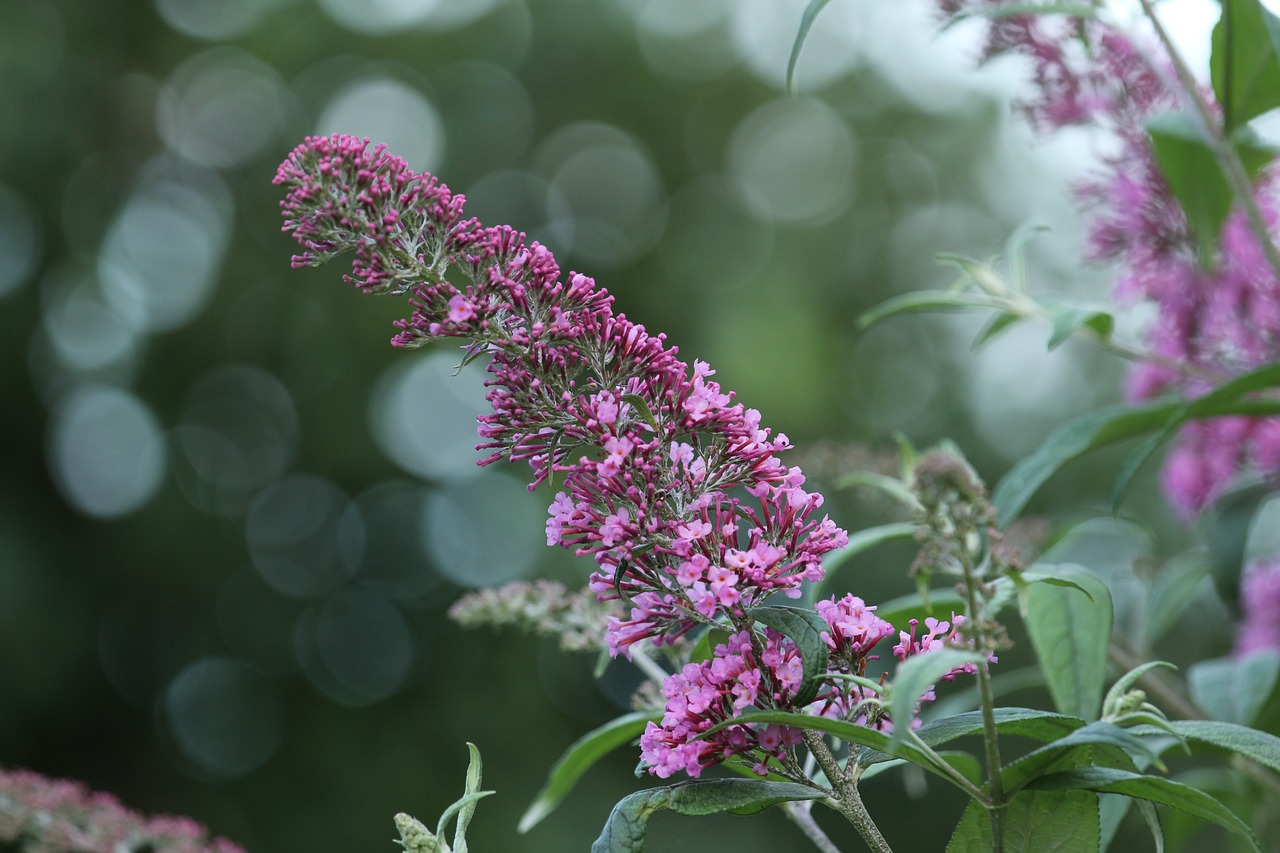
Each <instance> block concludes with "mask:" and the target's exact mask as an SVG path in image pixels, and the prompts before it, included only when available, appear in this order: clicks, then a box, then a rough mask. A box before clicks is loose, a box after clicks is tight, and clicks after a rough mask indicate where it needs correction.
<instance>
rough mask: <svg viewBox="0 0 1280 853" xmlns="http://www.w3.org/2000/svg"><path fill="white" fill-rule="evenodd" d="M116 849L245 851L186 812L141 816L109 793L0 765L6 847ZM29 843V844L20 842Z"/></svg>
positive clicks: (106, 852) (92, 852) (0, 817)
mask: <svg viewBox="0 0 1280 853" xmlns="http://www.w3.org/2000/svg"><path fill="white" fill-rule="evenodd" d="M10 844H16V845H17V846H16V847H13V848H12V849H15V850H17V849H23V850H25V849H31V850H67V851H71V850H75V851H83V853H120V851H128V850H163V851H166V853H244V849H243V848H241V847H240V846H239V845H237V844H233V843H232V842H230V841H228V840H226V839H225V838H210V837H209V835H208V833H207V832H206V831H205V829H204V827H202V826H200V825H199V824H198V823H196V822H195V821H193V820H191V819H190V818H186V817H174V816H169V815H161V816H157V817H146V816H144V815H141V814H138V813H137V812H134V811H131V810H130V809H127V808H125V807H124V806H123V805H121V804H120V801H119V800H117V799H116V798H115V797H114V796H112V795H111V794H106V793H101V792H95V791H90V790H89V789H88V788H87V787H86V786H85V785H83V784H81V783H79V782H73V781H69V780H66V779H47V778H45V777H44V776H41V775H39V774H37V773H32V772H31V771H28V770H9V771H6V770H0V846H4V847H5V848H6V849H9V845H10ZM24 845H30V847H27V846H24Z"/></svg>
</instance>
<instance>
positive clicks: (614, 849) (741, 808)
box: [591, 779, 824, 853]
mask: <svg viewBox="0 0 1280 853" xmlns="http://www.w3.org/2000/svg"><path fill="white" fill-rule="evenodd" d="M823 796H824V794H823V793H822V792H821V791H819V790H816V789H814V788H810V787H808V786H807V785H800V784H798V783H795V782H760V781H754V780H751V779H706V780H698V781H690V782H680V783H677V784H675V785H671V786H669V787H665V788H650V789H648V790H645V791H637V792H636V793H634V794H631V795H629V796H627V797H625V798H624V799H623V800H622V801H621V802H619V803H618V804H617V805H616V806H614V808H613V812H612V814H610V815H609V820H608V822H607V823H606V824H605V826H604V831H603V832H601V833H600V837H599V838H597V839H596V842H595V844H593V845H591V853H639V851H641V850H643V849H644V839H645V833H646V831H647V830H648V823H649V818H650V817H651V816H652V815H654V814H655V813H657V812H659V811H663V810H666V809H669V810H671V811H674V812H676V813H677V814H683V815H707V814H716V813H718V812H728V813H729V814H739V815H747V814H755V813H756V812H760V811H763V810H764V809H767V808H769V807H770V806H775V805H778V804H779V803H787V802H796V801H800V800H816V799H820V798H822V797H823Z"/></svg>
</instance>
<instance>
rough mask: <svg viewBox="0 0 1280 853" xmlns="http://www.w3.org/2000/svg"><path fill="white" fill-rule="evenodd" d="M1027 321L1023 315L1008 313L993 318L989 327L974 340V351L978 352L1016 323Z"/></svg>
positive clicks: (984, 327)
mask: <svg viewBox="0 0 1280 853" xmlns="http://www.w3.org/2000/svg"><path fill="white" fill-rule="evenodd" d="M1025 319H1026V318H1025V317H1023V316H1022V315H1021V314H1013V313H1011V312H1008V311H1006V312H1004V313H1003V314H997V315H996V316H994V317H992V318H991V320H990V321H988V322H987V325H985V326H983V327H982V331H981V332H978V336H977V337H976V338H974V339H973V344H972V349H973V351H974V352H977V351H978V350H980V349H982V348H983V347H984V346H986V345H987V343H988V342H989V341H990V340H991V339H992V338H994V337H995V336H996V335H998V334H1000V333H1001V332H1003V331H1004V330H1005V329H1007V328H1009V327H1010V326H1012V325H1014V324H1015V323H1018V322H1020V321H1022V320H1025Z"/></svg>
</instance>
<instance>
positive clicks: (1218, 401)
mask: <svg viewBox="0 0 1280 853" xmlns="http://www.w3.org/2000/svg"><path fill="white" fill-rule="evenodd" d="M1277 384H1280V365H1276V364H1269V365H1266V366H1264V367H1261V368H1259V369H1258V370H1254V371H1251V372H1249V373H1246V374H1244V375H1243V376H1239V377H1236V378H1235V379H1232V380H1230V381H1227V382H1224V383H1222V384H1221V385H1219V386H1218V387H1217V388H1214V389H1213V390H1212V391H1210V392H1209V393H1208V394H1205V395H1204V396H1202V397H1198V398H1196V399H1195V400H1192V401H1190V402H1187V403H1184V404H1182V405H1181V406H1178V407H1177V408H1176V409H1174V410H1173V411H1172V412H1170V413H1169V417H1168V419H1167V420H1166V421H1165V422H1164V424H1162V425H1161V428H1160V430H1159V431H1158V432H1156V434H1155V435H1153V436H1151V437H1150V438H1148V439H1147V440H1145V441H1143V442H1142V443H1141V444H1140V445H1138V447H1137V449H1135V450H1134V451H1133V452H1132V453H1130V454H1129V456H1128V458H1126V459H1125V461H1124V464H1122V465H1121V466H1120V473H1119V474H1117V475H1116V480H1115V483H1114V484H1113V485H1112V487H1111V506H1112V510H1113V511H1114V510H1115V509H1116V508H1118V507H1119V505H1120V502H1121V501H1123V500H1124V495H1125V493H1126V492H1127V491H1128V488H1129V483H1130V482H1131V481H1132V480H1133V477H1134V475H1135V474H1137V472H1138V469H1139V468H1141V467H1142V465H1143V463H1144V462H1146V461H1147V459H1149V458H1150V457H1151V456H1152V455H1153V454H1154V453H1155V452H1156V450H1158V449H1159V448H1160V446H1161V445H1162V444H1164V443H1165V442H1166V441H1168V440H1169V439H1170V438H1171V437H1172V436H1173V434H1174V432H1175V431H1176V430H1177V429H1178V427H1180V426H1182V424H1184V423H1186V422H1187V421H1188V420H1191V419H1193V418H1208V417H1215V416H1216V415H1218V414H1222V413H1224V412H1223V410H1224V409H1226V408H1229V407H1231V406H1233V405H1234V404H1236V403H1237V402H1238V401H1239V400H1240V398H1241V397H1243V396H1245V395H1246V394H1251V393H1253V392H1255V391H1262V390H1266V389H1268V388H1274V387H1275V386H1276V385H1277ZM1277 410H1280V405H1278V406H1277Z"/></svg>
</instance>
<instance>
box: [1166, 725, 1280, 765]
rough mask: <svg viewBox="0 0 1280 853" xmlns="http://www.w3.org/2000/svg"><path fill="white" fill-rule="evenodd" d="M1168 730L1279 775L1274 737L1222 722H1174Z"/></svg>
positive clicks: (1279, 743)
mask: <svg viewBox="0 0 1280 853" xmlns="http://www.w3.org/2000/svg"><path fill="white" fill-rule="evenodd" d="M1169 726H1170V727H1171V728H1172V729H1173V730H1174V731H1175V732H1177V733H1178V734H1180V735H1182V736H1183V737H1184V738H1186V739H1187V740H1189V741H1194V742H1199V743H1206V744H1209V745H1210V746H1214V747H1217V748H1219V749H1225V750H1227V751H1228V752H1234V753H1237V754H1239V755H1243V756H1245V757H1246V758H1249V759H1251V760H1253V761H1256V762H1258V763H1259V764H1262V765H1265V766H1267V767H1270V768H1271V769H1272V770H1274V771H1276V772H1277V773H1280V737H1276V736H1275V735H1273V734H1268V733H1267V732H1260V731H1258V730H1257V729H1251V728H1248V727H1246V726H1241V725H1237V724H1236V723H1224V722H1221V721H1219V720H1173V721H1170V723H1169ZM1152 731H1159V730H1158V729H1153V730H1152Z"/></svg>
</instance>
